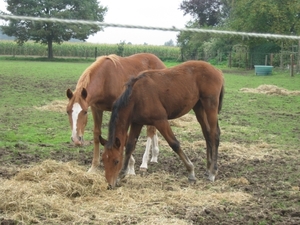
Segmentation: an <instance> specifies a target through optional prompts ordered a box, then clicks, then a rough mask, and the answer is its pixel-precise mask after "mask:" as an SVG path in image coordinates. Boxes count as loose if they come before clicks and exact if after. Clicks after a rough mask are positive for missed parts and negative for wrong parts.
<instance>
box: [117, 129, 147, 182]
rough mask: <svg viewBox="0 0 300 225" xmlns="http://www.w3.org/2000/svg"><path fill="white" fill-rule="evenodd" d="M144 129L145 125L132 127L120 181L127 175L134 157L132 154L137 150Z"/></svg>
mask: <svg viewBox="0 0 300 225" xmlns="http://www.w3.org/2000/svg"><path fill="white" fill-rule="evenodd" d="M142 127H143V125H139V124H131V126H130V132H129V136H128V139H127V143H126V147H125V157H124V162H123V167H122V169H121V172H120V174H119V178H120V179H123V178H124V177H125V176H126V174H127V171H128V164H129V160H130V158H131V157H132V152H133V151H134V149H135V146H136V142H137V140H138V138H139V135H140V133H141V130H142Z"/></svg>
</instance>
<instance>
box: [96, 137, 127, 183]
mask: <svg viewBox="0 0 300 225" xmlns="http://www.w3.org/2000/svg"><path fill="white" fill-rule="evenodd" d="M102 142H103V141H101V143H102ZM102 144H103V143H102ZM121 148H123V147H122V145H121V142H120V140H119V139H118V138H115V141H114V143H113V144H112V145H111V144H108V143H106V145H105V146H104V152H103V153H102V162H103V165H104V170H105V178H106V180H107V183H108V185H109V188H114V187H115V186H116V184H117V180H118V175H119V172H120V170H121V167H122V163H123V151H121Z"/></svg>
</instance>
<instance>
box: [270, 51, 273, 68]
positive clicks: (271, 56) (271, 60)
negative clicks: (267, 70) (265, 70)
mask: <svg viewBox="0 0 300 225" xmlns="http://www.w3.org/2000/svg"><path fill="white" fill-rule="evenodd" d="M270 66H273V53H271V55H270Z"/></svg>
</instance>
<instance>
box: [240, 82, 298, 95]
mask: <svg viewBox="0 0 300 225" xmlns="http://www.w3.org/2000/svg"><path fill="white" fill-rule="evenodd" d="M240 91H243V92H249V93H258V94H267V95H300V91H289V90H286V89H284V88H280V87H277V86H276V85H266V84H264V85H260V86H258V87H257V88H241V89H240Z"/></svg>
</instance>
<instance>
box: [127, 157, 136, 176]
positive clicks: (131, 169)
mask: <svg viewBox="0 0 300 225" xmlns="http://www.w3.org/2000/svg"><path fill="white" fill-rule="evenodd" d="M134 164H135V159H134V158H133V156H132V155H131V156H130V159H129V163H128V170H127V174H128V175H135V170H134Z"/></svg>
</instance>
